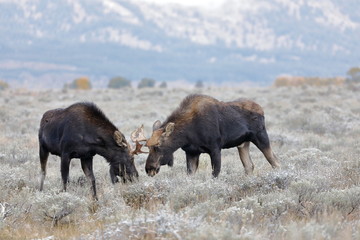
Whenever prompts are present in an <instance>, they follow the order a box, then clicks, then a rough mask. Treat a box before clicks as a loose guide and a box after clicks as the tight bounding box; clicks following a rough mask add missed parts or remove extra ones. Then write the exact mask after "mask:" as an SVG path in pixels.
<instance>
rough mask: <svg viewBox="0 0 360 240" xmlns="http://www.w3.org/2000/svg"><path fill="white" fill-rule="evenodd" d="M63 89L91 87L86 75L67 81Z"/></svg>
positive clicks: (87, 88) (86, 88) (85, 88)
mask: <svg viewBox="0 0 360 240" xmlns="http://www.w3.org/2000/svg"><path fill="white" fill-rule="evenodd" d="M64 88H65V89H79V90H89V89H91V83H90V80H89V78H88V77H80V78H77V79H75V80H74V81H72V82H71V83H67V84H65V86H64Z"/></svg>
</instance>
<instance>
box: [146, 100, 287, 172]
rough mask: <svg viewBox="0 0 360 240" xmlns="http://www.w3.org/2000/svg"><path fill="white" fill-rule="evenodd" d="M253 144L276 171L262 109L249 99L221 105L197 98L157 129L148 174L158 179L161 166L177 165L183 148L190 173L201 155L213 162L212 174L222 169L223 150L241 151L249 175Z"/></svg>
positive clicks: (186, 102)
mask: <svg viewBox="0 0 360 240" xmlns="http://www.w3.org/2000/svg"><path fill="white" fill-rule="evenodd" d="M250 142H252V143H253V144H255V145H256V146H257V147H258V148H259V149H260V151H261V152H262V153H263V154H264V156H265V158H266V159H267V161H268V162H269V163H270V164H271V166H272V167H273V168H277V167H279V166H280V164H279V162H278V160H277V158H276V157H275V155H274V153H273V151H272V149H271V147H270V142H269V137H268V134H267V131H266V128H265V117H264V111H263V109H262V107H261V106H260V105H258V104H257V103H255V102H253V101H251V100H245V99H238V100H235V101H231V102H222V101H218V100H216V99H215V98H212V97H210V96H206V95H199V94H193V95H189V96H188V97H186V98H185V99H184V100H183V101H182V103H181V104H180V106H179V107H178V108H177V109H176V110H175V111H174V112H173V113H171V114H170V116H169V117H168V118H167V119H166V120H165V122H163V123H161V122H160V121H156V122H155V123H154V125H153V133H152V136H151V137H150V138H149V139H148V140H147V143H146V146H147V147H148V148H149V150H150V152H149V155H148V158H147V160H146V165H145V170H146V172H147V174H148V175H149V176H154V175H155V174H157V173H158V172H159V170H160V166H161V165H166V164H167V165H169V166H172V165H173V153H174V152H175V151H176V150H177V149H179V148H181V149H183V150H184V151H185V153H186V165H187V172H188V173H189V174H192V173H194V172H196V170H197V168H198V166H199V156H200V154H201V153H208V154H209V155H210V158H211V166H212V174H213V176H214V177H217V176H218V175H219V173H220V169H221V149H224V148H233V147H237V149H238V151H239V155H240V159H241V162H242V164H243V166H244V168H245V173H246V174H251V173H252V172H253V170H254V164H253V162H252V161H251V158H250V155H249V145H250Z"/></svg>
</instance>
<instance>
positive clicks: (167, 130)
mask: <svg viewBox="0 0 360 240" xmlns="http://www.w3.org/2000/svg"><path fill="white" fill-rule="evenodd" d="M174 128H175V123H173V122H169V123H168V124H167V125H166V128H165V132H164V134H165V136H166V137H168V136H170V134H171V133H172V132H173V131H174Z"/></svg>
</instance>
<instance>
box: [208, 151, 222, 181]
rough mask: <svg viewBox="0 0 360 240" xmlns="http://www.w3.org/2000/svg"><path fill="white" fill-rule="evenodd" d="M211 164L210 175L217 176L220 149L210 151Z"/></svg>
mask: <svg viewBox="0 0 360 240" xmlns="http://www.w3.org/2000/svg"><path fill="white" fill-rule="evenodd" d="M210 159H211V166H212V170H213V172H212V175H213V176H214V177H217V176H218V175H219V173H220V170H221V152H220V150H219V149H218V150H214V151H212V152H211V153H210Z"/></svg>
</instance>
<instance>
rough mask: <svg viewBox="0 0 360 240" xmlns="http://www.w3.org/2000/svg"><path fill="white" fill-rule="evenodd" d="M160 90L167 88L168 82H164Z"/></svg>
mask: <svg viewBox="0 0 360 240" xmlns="http://www.w3.org/2000/svg"><path fill="white" fill-rule="evenodd" d="M159 88H167V83H166V82H162V83H161V84H160V85H159Z"/></svg>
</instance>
